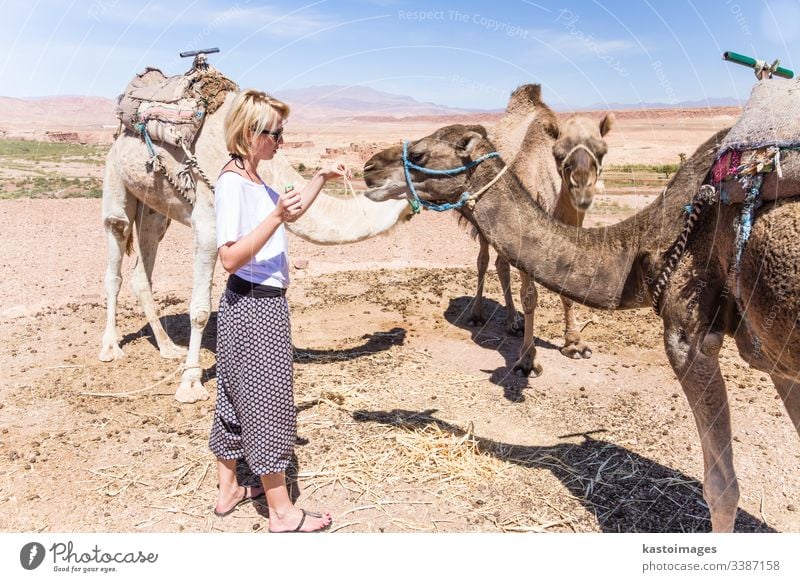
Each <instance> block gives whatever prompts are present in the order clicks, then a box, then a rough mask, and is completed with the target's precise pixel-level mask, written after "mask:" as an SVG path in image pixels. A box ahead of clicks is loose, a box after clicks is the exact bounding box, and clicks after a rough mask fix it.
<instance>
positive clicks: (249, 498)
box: [214, 486, 305, 517]
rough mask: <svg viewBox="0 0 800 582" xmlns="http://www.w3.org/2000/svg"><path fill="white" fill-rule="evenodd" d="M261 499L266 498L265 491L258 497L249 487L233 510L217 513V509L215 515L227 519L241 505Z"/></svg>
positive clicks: (245, 489)
mask: <svg viewBox="0 0 800 582" xmlns="http://www.w3.org/2000/svg"><path fill="white" fill-rule="evenodd" d="M248 490H249V492H250V495H248V494H247V493H248ZM259 497H264V491H263V489H262V491H261V493H259V494H258V495H253V487H250V486H247V487H245V488H244V495H242V498H241V499H240V500H239V501H237V502H236V503H234V504H233V507H231V508H230V509H229V510H227V511H217V510H216V509H215V510H214V515H216V516H217V517H225V516H226V515H230V514H231V513H233V512H234V511H236V509H237V508H238V507H239V506H240V505H242V504H244V503H248V502H251V501H253V499H258V498H259ZM304 517H305V516H304Z"/></svg>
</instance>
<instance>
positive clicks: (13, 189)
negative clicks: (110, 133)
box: [0, 140, 109, 200]
mask: <svg viewBox="0 0 800 582" xmlns="http://www.w3.org/2000/svg"><path fill="white" fill-rule="evenodd" d="M108 147H109V146H107V145H102V146H97V145H81V144H75V143H54V142H43V141H25V140H0V200H7V199H10V198H100V197H101V196H102V195H103V185H102V180H101V179H100V178H99V177H96V176H97V175H98V170H97V169H96V167H98V166H102V165H103V164H105V156H106V153H107V152H108ZM87 166H94V167H92V168H89V167H87ZM65 167H69V168H70V169H72V170H75V169H77V170H79V171H78V172H75V171H72V172H70V174H73V175H74V174H75V173H79V174H80V173H84V172H83V170H82V168H83V169H85V173H86V175H87V177H79V178H78V177H73V176H72V175H65V173H64V170H63V169H62V168H65Z"/></svg>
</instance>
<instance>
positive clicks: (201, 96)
mask: <svg viewBox="0 0 800 582" xmlns="http://www.w3.org/2000/svg"><path fill="white" fill-rule="evenodd" d="M238 90H239V87H238V86H237V85H236V83H234V82H233V81H231V80H230V79H228V78H227V77H225V76H223V75H222V74H221V73H220V72H219V71H217V70H216V69H214V68H213V67H211V66H206V67H204V68H203V69H192V70H191V71H189V72H188V73H186V74H183V75H175V76H173V77H167V76H165V75H164V73H162V72H161V71H160V70H159V69H155V68H152V67H148V68H146V69H145V70H144V72H143V73H139V74H138V75H136V76H135V77H134V78H133V79H132V80H131V82H130V83H128V86H127V87H126V88H125V91H124V92H123V94H122V95H120V96H119V99H118V100H117V117H119V120H120V121H121V122H122V125H123V126H125V127H126V128H128V129H129V130H131V131H132V132H134V133H136V134H138V135H141V136H142V137H143V138H149V139H151V140H152V141H155V142H163V143H166V144H169V145H174V146H177V145H180V143H181V142H183V143H184V144H185V145H186V146H191V145H192V144H193V143H194V139H195V137H196V136H197V132H198V131H199V130H200V127H201V126H202V125H203V120H204V119H205V116H206V115H210V114H212V113H214V111H216V110H217V109H218V108H219V107H220V106H221V105H222V103H223V101H224V100H225V95H226V94H227V93H228V92H229V91H238Z"/></svg>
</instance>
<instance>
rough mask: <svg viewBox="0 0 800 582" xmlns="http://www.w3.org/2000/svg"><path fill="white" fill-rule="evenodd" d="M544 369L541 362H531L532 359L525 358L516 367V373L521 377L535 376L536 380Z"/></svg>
mask: <svg viewBox="0 0 800 582" xmlns="http://www.w3.org/2000/svg"><path fill="white" fill-rule="evenodd" d="M543 371H544V368H543V367H542V365H541V364H540V363H539V362H534V361H533V360H531V358H530V357H527V356H526V357H524V358H522V360H521V361H520V362H519V363H517V364H515V365H514V373H516V374H517V376H520V377H525V378H527V377H529V376H533V377H534V378H538V377H539V376H541V375H542V372H543Z"/></svg>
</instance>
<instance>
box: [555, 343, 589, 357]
mask: <svg viewBox="0 0 800 582" xmlns="http://www.w3.org/2000/svg"><path fill="white" fill-rule="evenodd" d="M561 353H562V354H564V355H565V356H567V357H568V358H572V359H573V360H580V359H581V358H583V359H585V360H588V359H589V358H591V357H592V349H591V348H590V347H589V346H587V345H586V344H584V343H579V344H569V345H566V346H564V347H563V348H561Z"/></svg>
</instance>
